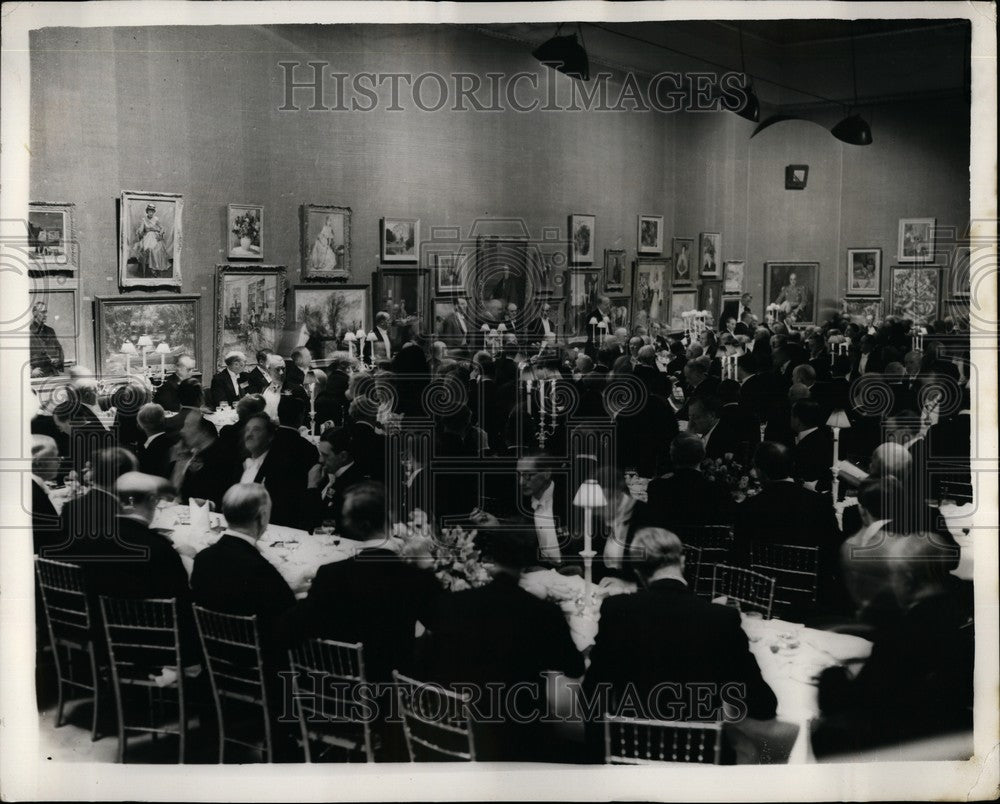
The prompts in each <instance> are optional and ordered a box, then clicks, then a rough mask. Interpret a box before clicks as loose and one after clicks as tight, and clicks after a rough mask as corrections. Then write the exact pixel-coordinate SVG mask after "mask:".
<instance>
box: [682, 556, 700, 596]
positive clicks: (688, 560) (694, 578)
mask: <svg viewBox="0 0 1000 804" xmlns="http://www.w3.org/2000/svg"><path fill="white" fill-rule="evenodd" d="M700 576H701V548H700V547H695V546H694V545H690V544H685V545H684V580H685V581H687V585H688V589H689V590H690V591H691V592H692V593H693V594H698V580H699V578H700Z"/></svg>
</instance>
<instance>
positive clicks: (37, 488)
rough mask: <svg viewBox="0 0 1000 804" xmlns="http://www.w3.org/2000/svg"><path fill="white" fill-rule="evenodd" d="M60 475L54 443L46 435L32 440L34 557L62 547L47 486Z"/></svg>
mask: <svg viewBox="0 0 1000 804" xmlns="http://www.w3.org/2000/svg"><path fill="white" fill-rule="evenodd" d="M58 472H59V450H58V449H57V448H56V442H55V439H53V438H52V437H51V436H46V435H33V436H32V437H31V536H32V546H33V549H34V553H35V555H41V553H42V550H43V549H44V548H45V547H49V546H52V547H54V546H56V545H58V544H60V543H62V536H61V535H60V531H59V515H58V514H57V513H56V509H55V506H53V505H52V500H50V499H49V490H48V486H46V483H48V482H50V481H52V480H55V479H56V475H57V474H58Z"/></svg>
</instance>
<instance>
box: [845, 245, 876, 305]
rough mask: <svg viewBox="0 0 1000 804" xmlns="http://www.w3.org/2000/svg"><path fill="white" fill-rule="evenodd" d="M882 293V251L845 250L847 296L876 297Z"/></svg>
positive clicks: (865, 249)
mask: <svg viewBox="0 0 1000 804" xmlns="http://www.w3.org/2000/svg"><path fill="white" fill-rule="evenodd" d="M881 292H882V249H880V248H849V249H847V295H848V296H878V295H879V294H880V293H881Z"/></svg>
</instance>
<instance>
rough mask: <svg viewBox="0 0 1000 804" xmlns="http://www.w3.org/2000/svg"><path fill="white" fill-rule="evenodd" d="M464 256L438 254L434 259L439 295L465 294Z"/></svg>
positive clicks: (436, 286)
mask: <svg viewBox="0 0 1000 804" xmlns="http://www.w3.org/2000/svg"><path fill="white" fill-rule="evenodd" d="M466 263H467V259H466V255H464V254H454V253H452V254H436V255H435V257H434V282H435V292H436V293H439V294H447V293H463V292H464V291H465V275H464V274H465V265H466Z"/></svg>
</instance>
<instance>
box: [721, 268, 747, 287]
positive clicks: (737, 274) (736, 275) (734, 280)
mask: <svg viewBox="0 0 1000 804" xmlns="http://www.w3.org/2000/svg"><path fill="white" fill-rule="evenodd" d="M746 272H747V264H746V261H745V260H727V261H726V262H725V264H724V265H723V270H722V292H723V293H727V294H728V293H742V292H743V280H744V279H745V277H746Z"/></svg>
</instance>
